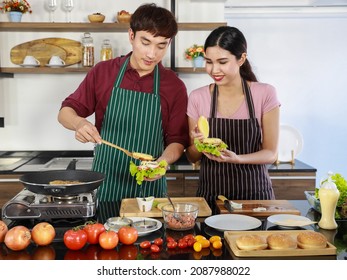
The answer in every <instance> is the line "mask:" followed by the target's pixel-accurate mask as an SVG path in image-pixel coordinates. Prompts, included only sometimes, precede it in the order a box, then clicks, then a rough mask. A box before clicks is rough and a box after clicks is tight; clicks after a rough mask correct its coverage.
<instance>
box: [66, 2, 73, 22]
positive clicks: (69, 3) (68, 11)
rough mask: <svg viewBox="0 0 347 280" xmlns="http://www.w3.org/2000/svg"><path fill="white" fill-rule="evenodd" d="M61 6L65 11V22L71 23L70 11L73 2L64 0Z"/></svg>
mask: <svg viewBox="0 0 347 280" xmlns="http://www.w3.org/2000/svg"><path fill="white" fill-rule="evenodd" d="M63 6H64V9H65V11H67V22H71V11H72V9H73V7H74V2H73V0H64V2H63Z"/></svg>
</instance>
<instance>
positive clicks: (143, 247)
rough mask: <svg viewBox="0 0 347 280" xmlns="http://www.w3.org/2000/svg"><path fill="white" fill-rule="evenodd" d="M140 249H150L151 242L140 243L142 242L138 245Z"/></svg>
mask: <svg viewBox="0 0 347 280" xmlns="http://www.w3.org/2000/svg"><path fill="white" fill-rule="evenodd" d="M140 247H141V248H142V249H147V248H149V247H151V242H150V241H148V240H146V241H142V242H141V243H140Z"/></svg>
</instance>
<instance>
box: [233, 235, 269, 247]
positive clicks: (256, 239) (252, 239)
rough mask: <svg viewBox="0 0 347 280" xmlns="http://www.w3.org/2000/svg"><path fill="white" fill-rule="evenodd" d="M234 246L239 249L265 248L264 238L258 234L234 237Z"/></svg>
mask: <svg viewBox="0 0 347 280" xmlns="http://www.w3.org/2000/svg"><path fill="white" fill-rule="evenodd" d="M236 246H237V247H238V248H239V249H240V250H264V249H266V248H267V243H266V239H265V238H264V237H262V236H260V235H256V234H247V235H242V236H240V237H238V238H237V239H236Z"/></svg>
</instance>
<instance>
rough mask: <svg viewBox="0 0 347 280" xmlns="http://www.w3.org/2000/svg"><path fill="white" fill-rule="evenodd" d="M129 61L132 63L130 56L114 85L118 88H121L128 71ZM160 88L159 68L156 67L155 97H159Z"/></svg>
mask: <svg viewBox="0 0 347 280" xmlns="http://www.w3.org/2000/svg"><path fill="white" fill-rule="evenodd" d="M129 61H130V56H129V57H128V58H127V59H126V60H125V62H124V63H123V64H122V66H121V68H120V70H119V72H118V75H117V79H116V81H115V83H114V86H115V87H117V88H118V87H120V84H121V82H122V80H123V77H124V74H125V70H126V69H127V66H128V64H129ZM159 86H160V75H159V67H158V65H156V66H155V68H154V81H153V93H154V95H159Z"/></svg>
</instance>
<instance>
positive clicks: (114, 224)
mask: <svg viewBox="0 0 347 280" xmlns="http://www.w3.org/2000/svg"><path fill="white" fill-rule="evenodd" d="M132 223H133V220H131V219H128V218H125V217H112V218H108V219H107V221H106V225H107V226H108V227H109V228H110V229H112V230H116V231H118V230H119V229H120V228H121V227H124V226H131V225H132Z"/></svg>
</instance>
